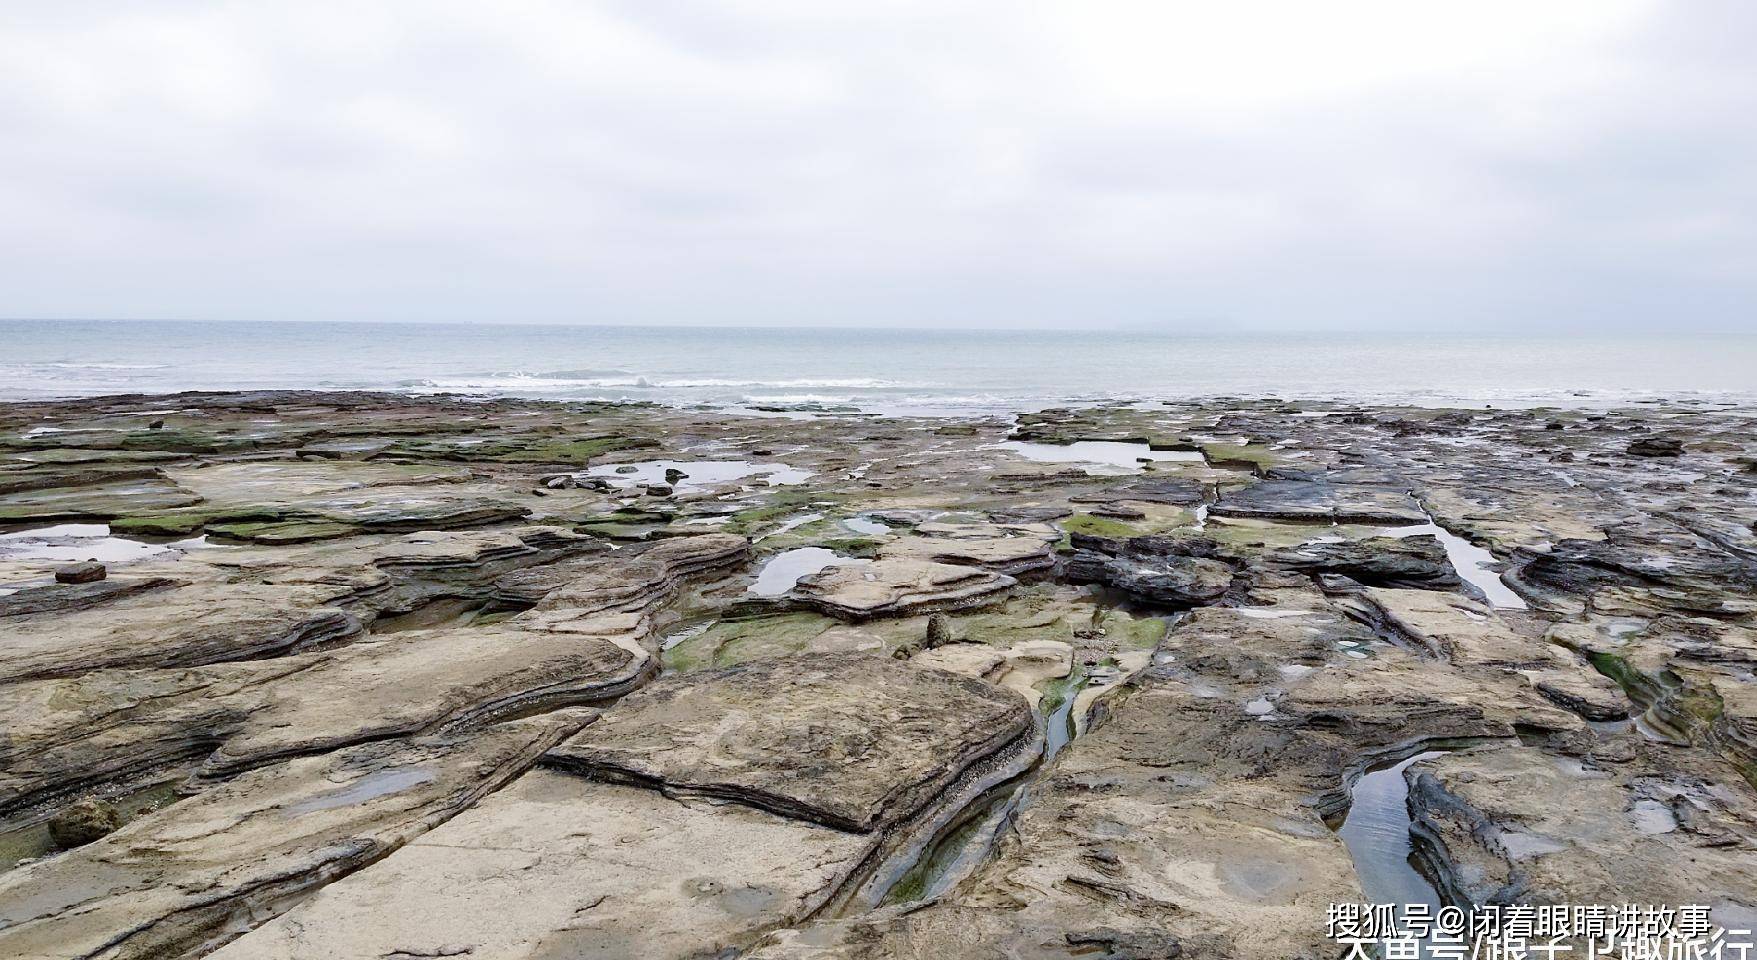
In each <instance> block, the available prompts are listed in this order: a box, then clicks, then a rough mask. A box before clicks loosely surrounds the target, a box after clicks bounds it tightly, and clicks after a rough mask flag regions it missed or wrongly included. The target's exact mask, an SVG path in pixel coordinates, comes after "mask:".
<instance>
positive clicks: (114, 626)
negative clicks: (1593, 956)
mask: <svg viewBox="0 0 1757 960" xmlns="http://www.w3.org/2000/svg"><path fill="white" fill-rule="evenodd" d="M106 582H108V581H106ZM135 583H137V584H138V583H139V581H138V580H137V581H135ZM91 586H92V587H97V586H98V585H97V584H93V585H91ZM347 592H348V591H346V590H345V589H342V588H339V587H337V586H335V585H312V586H305V585H272V584H250V583H236V584H233V583H203V584H191V585H187V586H182V587H178V588H175V589H158V590H141V591H138V592H136V591H130V590H126V589H124V590H122V591H118V592H115V593H105V592H103V591H97V590H90V589H88V590H87V591H85V592H83V593H79V594H62V595H60V596H56V595H53V594H50V595H46V596H43V597H41V599H42V600H44V601H47V602H48V604H49V606H48V608H47V609H45V610H44V611H43V612H45V613H59V614H60V615H59V616H28V617H20V618H18V619H17V620H15V621H14V622H12V623H9V624H8V627H7V633H8V638H7V643H6V645H5V648H4V649H0V682H7V681H16V680H23V679H30V678H35V677H53V676H68V675H72V674H77V673H81V672H84V671H88V670H96V669H102V668H105V667H146V666H153V667H174V666H189V665H195V664H202V663H212V662H214V661H219V660H237V659H243V658H247V657H254V656H266V655H272V654H275V653H280V652H284V651H287V650H290V649H296V648H298V647H301V646H311V645H318V644H323V643H330V642H334V641H336V640H340V639H343V638H345V637H349V636H353V635H354V634H357V633H359V632H360V631H361V629H362V628H361V624H360V621H359V619H358V618H356V617H355V616H354V615H353V614H351V613H348V612H347V611H346V610H343V609H340V608H338V607H334V606H327V605H326V604H328V603H329V602H330V601H331V600H334V599H340V597H339V596H338V595H341V596H343V597H345V596H346V594H347ZM75 597H78V598H79V599H83V600H108V602H103V603H101V604H99V605H95V606H93V607H90V608H88V609H83V610H77V609H76V610H71V611H65V612H63V611H57V610H55V609H54V606H55V602H56V601H58V600H66V601H72V600H74V598H75ZM38 606H40V604H39V605H38Z"/></svg>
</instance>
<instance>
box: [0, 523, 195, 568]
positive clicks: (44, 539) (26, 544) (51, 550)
mask: <svg viewBox="0 0 1757 960" xmlns="http://www.w3.org/2000/svg"><path fill="white" fill-rule="evenodd" d="M171 549H172V548H171V547H170V546H168V545H164V544H157V543H141V542H140V541H138V540H128V539H124V538H122V537H113V536H111V535H110V525H109V524H106V523H61V524H56V525H55V526H52V527H36V528H34V529H31V530H17V531H14V532H12V533H0V560H49V561H53V562H56V563H77V562H79V561H82V560H96V561H98V562H100V563H127V562H129V561H131V560H144V559H146V558H147V557H152V556H157V555H158V554H161V553H168V552H170V551H171Z"/></svg>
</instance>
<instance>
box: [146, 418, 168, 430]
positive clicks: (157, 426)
mask: <svg viewBox="0 0 1757 960" xmlns="http://www.w3.org/2000/svg"><path fill="white" fill-rule="evenodd" d="M146 428H147V429H148V430H163V429H165V421H163V420H154V421H153V422H152V423H149V424H147V425H146Z"/></svg>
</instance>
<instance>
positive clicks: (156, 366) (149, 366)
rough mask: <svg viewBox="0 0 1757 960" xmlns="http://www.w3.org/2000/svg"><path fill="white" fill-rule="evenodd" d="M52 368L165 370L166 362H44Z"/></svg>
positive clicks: (45, 365) (167, 365)
mask: <svg viewBox="0 0 1757 960" xmlns="http://www.w3.org/2000/svg"><path fill="white" fill-rule="evenodd" d="M42 366H44V367H48V368H51V369H54V370H166V369H169V368H170V366H171V365H170V364H168V363H45V364H42Z"/></svg>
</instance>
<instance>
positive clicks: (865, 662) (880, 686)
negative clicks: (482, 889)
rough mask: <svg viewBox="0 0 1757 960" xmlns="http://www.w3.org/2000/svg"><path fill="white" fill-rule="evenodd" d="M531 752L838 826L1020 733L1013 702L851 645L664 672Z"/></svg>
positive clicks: (931, 791)
mask: <svg viewBox="0 0 1757 960" xmlns="http://www.w3.org/2000/svg"><path fill="white" fill-rule="evenodd" d="M598 727H599V729H597V730H595V731H589V732H590V735H588V736H580V737H575V738H573V739H571V740H569V741H567V742H566V743H564V744H562V745H561V746H558V747H556V748H555V749H554V750H552V751H550V753H549V755H548V758H547V760H546V761H545V762H547V763H551V764H557V765H561V766H565V767H567V768H569V769H576V770H582V771H587V772H590V773H592V774H593V775H595V776H600V777H614V778H621V779H625V780H628V781H631V782H636V783H642V784H650V785H654V786H657V787H659V788H661V789H663V790H665V791H666V792H668V793H671V794H674V795H677V796H710V797H723V798H727V799H731V800H737V801H740V802H743V803H748V804H751V805H753V806H758V807H762V808H764V809H767V810H772V811H774V812H776V813H780V814H783V815H786V816H793V817H799V818H801V819H805V820H810V821H813V822H816V823H822V824H826V825H828V826H832V827H836V828H839V829H843V830H858V831H867V830H873V829H876V828H878V827H881V826H883V825H886V824H889V823H893V822H896V821H898V820H901V819H903V818H906V817H908V816H909V815H911V814H913V813H914V812H915V811H917V810H918V809H920V808H921V807H922V806H924V805H925V804H927V803H928V802H929V801H930V800H931V799H932V798H933V797H934V796H935V795H937V794H938V793H939V792H940V791H941V790H942V789H943V788H944V787H945V786H946V785H948V784H949V783H951V782H952V781H954V780H955V779H957V778H958V777H959V776H960V775H962V774H963V773H964V771H965V770H967V769H968V768H969V767H970V766H971V765H972V764H974V763H976V762H977V761H979V760H981V759H982V758H984V757H987V756H989V755H990V754H992V753H994V752H995V751H997V750H999V749H1000V748H1002V747H1003V746H1005V745H1006V744H1008V743H1010V742H1011V741H1013V740H1015V739H1016V738H1018V737H1019V736H1021V735H1024V734H1026V733H1027V732H1028V731H1029V730H1030V729H1031V712H1030V709H1029V707H1028V706H1027V705H1026V703H1025V700H1024V698H1022V697H1020V696H1019V695H1018V694H1016V693H1012V692H1010V691H1005V690H1001V689H999V688H997V687H994V686H991V685H990V684H987V683H984V682H983V681H981V680H977V679H974V678H972V677H965V676H959V675H957V674H953V673H948V672H946V671H942V670H933V669H924V668H920V667H915V666H912V665H910V664H908V663H904V662H899V661H895V660H891V659H888V658H881V657H872V656H867V655H864V654H840V655H827V656H810V657H792V658H785V659H779V660H765V661H758V662H753V663H746V664H740V665H738V666H735V667H728V668H725V669H721V670H713V671H704V672H699V673H692V674H687V675H673V676H670V677H666V678H664V679H661V680H659V681H658V682H656V683H654V684H653V685H651V686H649V687H647V688H645V689H643V690H641V691H640V692H638V693H636V694H634V695H632V696H630V697H628V698H627V699H625V700H623V701H622V702H621V703H618V704H617V705H616V706H615V707H614V708H613V709H611V710H610V711H609V712H608V713H607V714H606V717H605V719H604V721H603V722H602V723H601V724H599V725H598Z"/></svg>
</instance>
